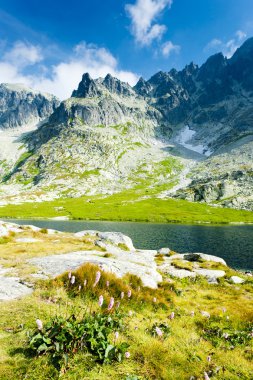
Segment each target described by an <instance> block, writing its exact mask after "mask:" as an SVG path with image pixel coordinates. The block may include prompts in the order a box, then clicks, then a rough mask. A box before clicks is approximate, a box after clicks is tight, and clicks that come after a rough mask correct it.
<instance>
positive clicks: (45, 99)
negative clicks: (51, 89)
mask: <svg viewBox="0 0 253 380" xmlns="http://www.w3.org/2000/svg"><path fill="white" fill-rule="evenodd" d="M58 105H59V100H58V99H57V98H56V97H54V96H53V95H49V94H42V93H40V92H37V91H34V90H32V89H30V88H27V87H25V86H24V85H21V84H8V83H2V84H0V129H7V128H16V127H20V126H23V125H27V124H29V123H34V122H38V121H40V120H42V119H45V118H47V117H48V116H49V115H50V114H51V113H52V112H54V110H55V109H56V107H57V106H58Z"/></svg>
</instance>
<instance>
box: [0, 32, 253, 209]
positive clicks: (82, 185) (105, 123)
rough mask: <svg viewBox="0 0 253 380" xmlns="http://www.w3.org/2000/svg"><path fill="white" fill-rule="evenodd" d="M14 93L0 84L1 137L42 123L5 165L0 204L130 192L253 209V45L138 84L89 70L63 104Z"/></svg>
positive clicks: (24, 138) (249, 42)
mask: <svg viewBox="0 0 253 380" xmlns="http://www.w3.org/2000/svg"><path fill="white" fill-rule="evenodd" d="M11 86H12V85H1V86H0V130H2V131H4V130H7V129H10V128H13V127H16V126H21V125H24V124H26V123H28V122H29V120H30V119H31V118H35V119H36V120H40V121H43V120H44V122H42V123H41V124H42V125H41V126H40V127H39V128H37V129H35V130H34V131H32V132H30V133H29V134H25V135H22V136H20V139H21V140H22V144H23V146H24V147H25V149H26V153H25V155H23V156H22V157H21V158H19V160H18V162H15V163H13V164H12V165H10V164H9V163H8V158H6V159H5V160H2V161H0V165H1V166H0V169H1V173H2V177H1V178H2V182H1V185H0V198H1V201H2V200H3V199H4V194H5V199H6V194H9V195H10V194H11V197H10V198H9V201H13V199H14V200H15V201H17V200H18V201H26V200H29V199H31V198H32V199H34V198H33V197H34V193H35V192H38V190H39V191H40V194H41V196H40V200H41V199H47V200H48V199H54V198H56V197H60V196H63V195H64V196H67V197H80V196H84V195H88V196H92V195H103V196H105V195H110V194H113V193H117V192H120V191H130V190H131V191H132V190H133V191H135V192H136V194H137V195H139V198H138V196H137V198H136V200H138V199H141V198H142V197H143V196H144V195H145V196H146V197H159V198H166V197H176V198H183V199H188V200H191V201H201V202H207V203H210V204H216V205H217V204H218V205H221V206H226V207H232V208H244V209H249V210H253V195H252V193H253V192H252V189H253V38H251V39H248V40H247V41H246V42H245V43H244V44H243V45H242V46H241V47H240V48H239V49H238V50H237V51H236V52H235V54H234V55H233V56H232V58H230V59H227V58H226V57H224V56H223V55H222V54H221V53H218V54H215V55H213V56H211V57H210V58H209V59H208V60H207V61H206V62H205V63H204V64H203V65H202V66H200V67H198V66H197V65H195V64H193V63H191V64H189V65H187V66H186V67H185V68H184V69H183V70H182V71H177V70H175V69H172V70H170V71H169V72H158V73H157V74H155V75H154V76H152V77H151V78H150V79H149V80H147V81H146V80H144V79H143V78H140V79H139V81H138V82H137V84H136V85H135V86H134V87H131V86H130V85H129V84H127V83H124V82H122V81H120V80H119V79H117V78H114V77H112V76H111V75H110V74H108V75H107V76H106V77H105V78H99V79H95V80H94V79H92V78H91V77H90V75H89V74H88V73H86V74H84V75H83V77H82V80H81V82H80V83H79V86H78V88H77V89H76V90H74V91H73V93H72V96H71V97H70V98H69V99H67V100H65V101H63V102H61V103H59V101H58V100H57V99H56V98H54V97H52V96H49V95H47V96H45V95H42V94H36V95H34V93H32V92H31V91H30V92H29V91H28V90H25V89H24V88H23V87H22V91H21V89H20V88H18V87H17V86H16V87H15V86H14V87H13V86H12V87H11ZM10 88H11V90H10ZM10 91H12V93H11V94H10ZM20 94H22V95H20ZM48 117H49V118H48ZM47 118H48V119H47ZM0 141H1V134H0ZM1 173H0V176H1ZM15 189H17V192H16V193H15ZM1 191H2V193H1ZM9 201H8V202H9Z"/></svg>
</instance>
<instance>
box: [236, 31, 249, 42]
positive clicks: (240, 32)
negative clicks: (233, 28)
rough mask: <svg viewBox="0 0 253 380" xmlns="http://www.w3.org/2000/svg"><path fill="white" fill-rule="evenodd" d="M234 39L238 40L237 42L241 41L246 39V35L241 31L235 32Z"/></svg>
mask: <svg viewBox="0 0 253 380" xmlns="http://www.w3.org/2000/svg"><path fill="white" fill-rule="evenodd" d="M235 35H236V37H237V38H238V40H239V41H241V40H243V39H244V38H246V37H247V34H246V33H245V32H243V31H242V30H237V32H236V33H235Z"/></svg>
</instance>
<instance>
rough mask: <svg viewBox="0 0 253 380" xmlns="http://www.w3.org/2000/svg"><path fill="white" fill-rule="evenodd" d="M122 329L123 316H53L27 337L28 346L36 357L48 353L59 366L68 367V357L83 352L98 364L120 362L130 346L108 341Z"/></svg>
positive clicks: (124, 343)
mask: <svg viewBox="0 0 253 380" xmlns="http://www.w3.org/2000/svg"><path fill="white" fill-rule="evenodd" d="M122 328H123V320H122V315H120V314H115V315H113V316H112V315H108V314H95V315H85V316H84V317H83V318H82V319H81V320H78V319H77V318H76V316H75V315H74V314H73V315H71V316H70V317H69V318H64V317H61V316H56V317H54V318H52V320H51V321H50V322H48V323H47V324H46V325H45V326H44V327H42V328H41V329H40V330H38V329H37V330H36V331H34V332H33V333H32V334H31V335H30V336H29V346H30V348H31V349H32V350H33V351H34V352H35V353H36V354H37V355H42V354H46V353H49V354H50V355H51V356H52V358H53V361H54V362H56V363H57V365H59V363H60V361H62V360H63V361H64V364H65V365H67V363H68V358H69V356H70V355H73V354H75V353H76V352H78V351H86V352H89V353H91V354H92V355H93V357H94V358H95V360H96V361H98V362H100V363H110V362H112V361H114V360H116V361H118V362H121V361H122V360H123V358H124V355H125V353H126V352H127V349H128V347H129V345H128V344H127V343H126V342H121V343H119V344H117V345H116V344H115V342H112V341H111V339H110V337H111V336H112V333H114V332H115V331H116V330H120V329H122Z"/></svg>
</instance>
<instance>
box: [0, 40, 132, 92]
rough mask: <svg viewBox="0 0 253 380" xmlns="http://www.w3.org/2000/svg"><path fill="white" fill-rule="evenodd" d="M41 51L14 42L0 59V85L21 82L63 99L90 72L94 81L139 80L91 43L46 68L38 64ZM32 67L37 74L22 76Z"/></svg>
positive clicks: (38, 48) (108, 52) (34, 47)
mask: <svg viewBox="0 0 253 380" xmlns="http://www.w3.org/2000/svg"><path fill="white" fill-rule="evenodd" d="M42 52H43V49H42V48H41V47H38V46H33V45H28V44H25V45H22V43H21V42H17V43H15V45H14V47H13V48H12V49H11V50H9V51H7V52H6V53H5V54H4V55H3V59H2V60H0V83H1V82H10V83H24V84H26V85H28V86H31V87H32V88H35V89H38V90H40V91H45V92H49V93H52V94H55V95H56V96H58V97H59V98H61V99H65V98H67V97H69V96H70V95H71V92H72V91H73V89H75V88H77V85H78V83H79V82H80V80H81V77H82V75H83V74H84V73H85V72H89V73H90V75H91V76H92V77H93V78H98V77H104V76H105V75H106V74H108V73H110V74H112V75H113V76H116V77H117V78H119V79H121V80H123V81H125V82H128V83H129V84H131V85H134V84H135V83H136V82H137V80H138V76H137V75H136V74H134V73H133V72H131V71H124V70H121V69H120V68H119V67H118V66H119V64H118V61H117V59H116V58H115V57H114V56H113V55H112V54H111V53H110V51H108V50H107V49H105V48H100V47H97V46H96V45H93V44H86V43H85V42H82V43H80V44H78V45H77V46H75V47H74V49H73V52H72V55H71V56H70V57H68V58H67V59H65V60H62V62H60V63H58V64H56V65H53V66H49V67H47V68H46V69H45V65H44V64H41V62H42V63H43V61H42V59H43V56H42ZM24 53H25V54H24ZM32 64H33V65H35V67H37V69H38V73H37V74H34V73H33V74H24V69H27V67H29V66H30V65H32ZM36 64H38V65H37V66H36ZM26 71H27V70H26Z"/></svg>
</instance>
